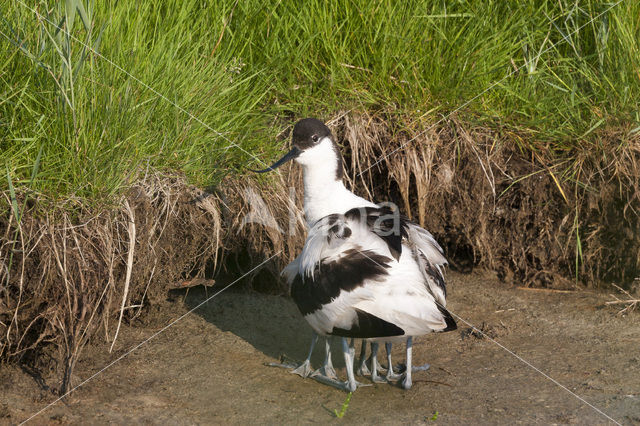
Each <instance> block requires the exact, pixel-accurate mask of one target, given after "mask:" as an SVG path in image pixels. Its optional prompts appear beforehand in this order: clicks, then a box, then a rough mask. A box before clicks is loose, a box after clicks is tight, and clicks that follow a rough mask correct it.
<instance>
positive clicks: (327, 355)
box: [313, 336, 338, 380]
mask: <svg viewBox="0 0 640 426" xmlns="http://www.w3.org/2000/svg"><path fill="white" fill-rule="evenodd" d="M331 339H332V338H331V336H327V337H325V344H324V345H325V346H324V363H323V364H322V367H320V368H319V369H317V370H316V371H314V372H313V375H314V376H318V375H320V376H324V377H327V378H329V379H332V380H337V379H338V376H337V375H336V370H334V368H333V362H331Z"/></svg>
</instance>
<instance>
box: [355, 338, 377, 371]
mask: <svg viewBox="0 0 640 426" xmlns="http://www.w3.org/2000/svg"><path fill="white" fill-rule="evenodd" d="M371 345H372V347H373V343H372V344H371ZM356 374H357V375H359V376H368V375H370V374H371V372H370V371H369V367H367V341H366V340H364V339H362V348H360V359H359V360H358V369H357V370H356Z"/></svg>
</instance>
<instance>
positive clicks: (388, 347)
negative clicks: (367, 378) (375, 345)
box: [384, 343, 402, 382]
mask: <svg viewBox="0 0 640 426" xmlns="http://www.w3.org/2000/svg"><path fill="white" fill-rule="evenodd" d="M391 347H392V344H391V343H385V344H384V348H385V349H386V350H387V376H386V379H387V381H388V382H391V381H393V380H398V379H400V378H401V377H402V376H401V375H400V374H396V373H395V372H394V371H393V363H392V362H391Z"/></svg>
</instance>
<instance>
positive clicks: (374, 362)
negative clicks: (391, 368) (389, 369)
mask: <svg viewBox="0 0 640 426" xmlns="http://www.w3.org/2000/svg"><path fill="white" fill-rule="evenodd" d="M379 369H380V365H379V364H378V344H377V343H375V342H373V343H371V381H372V382H374V383H385V382H386V380H384V379H383V378H382V377H380V376H378V370H379Z"/></svg>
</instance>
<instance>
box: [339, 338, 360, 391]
mask: <svg viewBox="0 0 640 426" xmlns="http://www.w3.org/2000/svg"><path fill="white" fill-rule="evenodd" d="M342 351H343V352H344V363H345V366H346V367H347V381H346V382H345V388H346V390H347V391H348V392H353V391H355V390H356V387H357V385H356V378H355V376H354V375H353V359H354V358H355V348H354V347H353V339H351V345H348V344H347V339H346V338H344V337H343V338H342Z"/></svg>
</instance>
